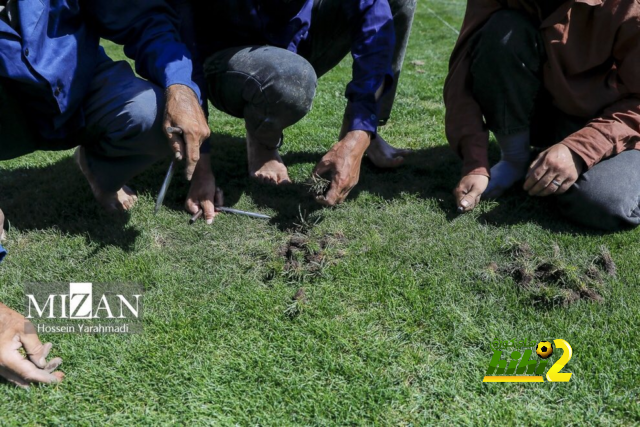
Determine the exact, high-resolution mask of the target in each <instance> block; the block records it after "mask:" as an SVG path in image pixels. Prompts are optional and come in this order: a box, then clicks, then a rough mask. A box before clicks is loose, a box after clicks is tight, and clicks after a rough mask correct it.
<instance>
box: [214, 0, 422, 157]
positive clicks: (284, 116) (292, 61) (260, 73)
mask: <svg viewBox="0 0 640 427" xmlns="http://www.w3.org/2000/svg"><path fill="white" fill-rule="evenodd" d="M341 1H342V0H315V2H314V9H313V15H312V23H311V29H310V34H309V42H303V44H302V45H301V46H300V47H299V51H298V54H295V53H292V52H290V51H287V50H285V49H280V48H277V47H272V46H244V47H237V48H231V49H225V50H222V51H220V52H216V53H215V54H213V55H211V56H210V57H209V58H207V59H206V61H205V74H206V77H207V81H208V84H209V96H210V99H211V102H212V103H213V105H214V106H215V107H216V108H217V109H219V110H221V111H223V112H225V113H227V114H230V115H232V116H234V117H238V118H244V119H245V124H246V127H247V132H248V133H249V134H250V135H252V136H253V137H255V138H256V139H259V140H260V141H261V142H263V143H264V144H266V145H268V146H270V147H272V148H275V147H277V146H278V144H279V143H280V142H281V136H282V131H283V130H284V129H285V128H287V127H289V126H291V125H293V124H295V123H297V122H298V121H299V120H301V119H302V118H303V117H304V116H305V115H306V114H307V113H308V112H309V110H310V109H311V105H312V103H313V98H314V97H315V90H316V85H317V79H318V77H321V76H322V75H324V74H326V73H327V72H329V71H330V70H332V69H333V68H335V67H336V66H337V65H338V64H339V63H340V61H342V59H343V58H344V57H345V56H346V55H347V54H349V52H350V51H351V42H352V38H351V30H352V28H353V25H355V24H354V23H352V22H349V21H348V20H347V18H346V17H345V16H344V14H343V13H342V10H341V3H340V2H341ZM389 4H390V6H391V12H392V13H393V16H394V25H395V30H396V48H395V52H394V56H393V65H392V69H393V72H394V75H395V77H396V78H395V79H394V83H393V86H392V87H391V88H389V90H387V92H386V93H385V94H384V95H383V98H382V99H381V100H380V115H379V117H380V124H384V123H386V121H387V119H388V118H389V116H390V114H391V110H392V107H393V102H394V99H395V94H396V88H397V82H398V76H399V74H400V71H401V70H402V64H403V61H404V56H405V52H406V48H407V43H408V39H409V33H410V31H411V24H412V22H413V15H414V12H415V7H416V0H390V1H389ZM346 114H349V109H348V108H347V112H346Z"/></svg>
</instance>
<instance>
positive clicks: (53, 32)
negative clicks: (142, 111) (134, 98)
mask: <svg viewBox="0 0 640 427" xmlns="http://www.w3.org/2000/svg"><path fill="white" fill-rule="evenodd" d="M18 5H19V6H18V7H19V13H18V17H19V22H20V25H19V28H18V30H19V31H14V29H13V28H11V26H9V25H8V24H7V23H6V22H4V21H2V20H0V80H1V81H2V82H3V83H5V84H6V83H7V81H10V88H11V89H12V90H13V91H14V92H15V91H17V92H18V93H19V95H20V100H21V101H22V102H24V103H25V105H26V106H27V108H29V109H30V110H31V111H32V112H33V114H32V116H31V117H30V118H31V119H32V120H34V121H35V123H36V124H37V125H38V127H39V130H40V133H41V134H42V136H44V137H45V138H52V139H53V138H64V137H66V136H68V135H69V134H70V133H71V132H74V131H75V130H77V129H79V128H81V127H82V126H84V115H83V111H82V102H83V99H84V97H85V96H86V95H87V89H88V87H89V83H90V82H91V79H92V77H93V72H94V69H95V66H96V64H97V63H98V61H99V59H100V58H101V56H103V55H105V53H104V51H103V50H102V48H101V47H100V46H99V42H100V37H103V38H105V39H108V40H111V41H113V42H115V43H118V44H121V45H124V51H125V54H126V55H127V56H128V57H129V58H131V59H133V60H135V63H136V71H137V72H138V74H140V75H141V76H143V77H145V78H147V79H149V80H150V81H152V82H153V83H155V84H157V85H159V86H160V87H163V88H166V87H168V86H170V85H172V84H183V85H187V86H189V87H191V88H192V89H193V90H194V91H195V92H196V94H198V96H200V90H199V89H198V86H197V85H196V84H194V83H193V82H192V68H193V66H192V63H191V57H190V54H189V52H188V50H187V48H186V47H185V46H184V45H183V44H182V43H181V42H180V38H179V36H178V33H177V30H176V24H175V19H176V17H175V14H174V12H173V9H171V8H170V7H169V6H168V5H167V4H165V2H164V1H163V0H140V1H137V0H136V1H131V0H20V2H19V3H18Z"/></svg>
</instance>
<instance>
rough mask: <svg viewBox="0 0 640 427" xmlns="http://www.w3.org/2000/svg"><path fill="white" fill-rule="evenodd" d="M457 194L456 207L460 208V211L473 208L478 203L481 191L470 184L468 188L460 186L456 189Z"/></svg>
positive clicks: (467, 210)
mask: <svg viewBox="0 0 640 427" xmlns="http://www.w3.org/2000/svg"><path fill="white" fill-rule="evenodd" d="M458 196H459V199H458V207H459V208H461V209H462V212H469V211H472V210H473V209H475V207H476V206H477V205H478V203H480V199H481V198H482V193H481V192H479V191H478V190H477V189H475V187H473V186H472V187H471V188H469V189H465V188H460V189H459V190H458Z"/></svg>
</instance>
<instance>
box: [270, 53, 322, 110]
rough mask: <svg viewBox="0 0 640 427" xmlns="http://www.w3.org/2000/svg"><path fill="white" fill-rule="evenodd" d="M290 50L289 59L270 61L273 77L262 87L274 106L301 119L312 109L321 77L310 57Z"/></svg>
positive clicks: (271, 106)
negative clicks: (304, 56) (305, 57)
mask: <svg viewBox="0 0 640 427" xmlns="http://www.w3.org/2000/svg"><path fill="white" fill-rule="evenodd" d="M286 52H287V54H286V56H287V57H286V59H285V58H283V60H282V61H270V62H269V64H268V65H266V66H267V67H269V68H270V69H269V70H266V71H267V72H266V74H267V75H268V76H269V77H268V78H267V80H266V82H264V83H263V87H262V90H263V93H264V96H265V97H266V101H267V102H268V104H269V106H270V110H272V111H274V112H276V111H277V112H280V113H286V114H287V115H291V116H294V117H295V119H296V121H297V120H299V119H301V118H302V117H304V116H305V115H306V114H307V113H308V112H309V111H310V110H311V107H312V105H313V99H314V97H315V94H316V86H317V81H318V79H317V76H316V72H315V70H314V69H313V66H312V65H311V64H310V63H309V62H308V61H307V60H306V59H304V58H303V57H301V56H299V55H297V54H294V53H291V52H288V51H286Z"/></svg>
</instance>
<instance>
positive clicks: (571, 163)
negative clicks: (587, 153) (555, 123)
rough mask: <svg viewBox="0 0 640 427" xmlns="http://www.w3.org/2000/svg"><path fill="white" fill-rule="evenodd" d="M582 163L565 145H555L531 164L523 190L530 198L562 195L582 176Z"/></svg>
mask: <svg viewBox="0 0 640 427" xmlns="http://www.w3.org/2000/svg"><path fill="white" fill-rule="evenodd" d="M583 168H584V162H583V160H582V158H581V157H580V156H578V155H577V154H575V153H574V152H573V151H571V150H570V149H569V147H567V146H566V145H563V144H556V145H554V146H552V147H551V148H549V149H547V150H545V151H543V152H542V153H540V155H539V156H538V157H537V158H536V160H535V161H534V162H533V163H532V164H531V167H530V168H529V172H528V173H527V179H526V181H525V182H524V190H525V191H528V192H529V195H530V196H539V197H545V196H550V195H552V194H563V193H564V192H566V191H567V190H568V189H569V188H571V186H572V185H573V184H574V183H575V182H576V181H577V180H578V178H579V177H580V175H581V174H582V170H583Z"/></svg>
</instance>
